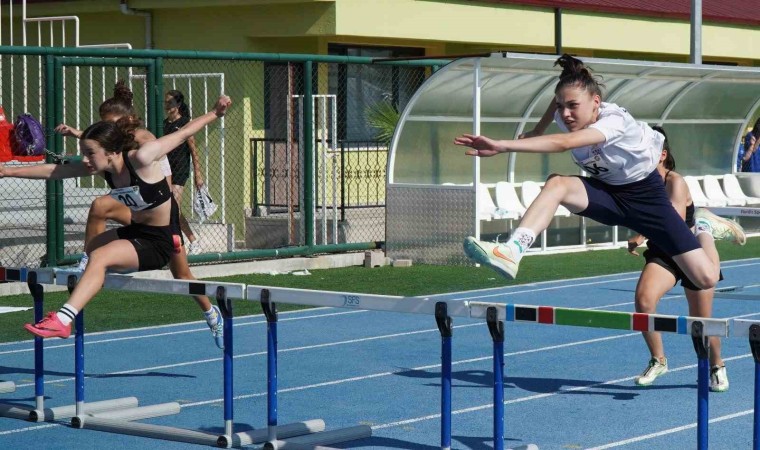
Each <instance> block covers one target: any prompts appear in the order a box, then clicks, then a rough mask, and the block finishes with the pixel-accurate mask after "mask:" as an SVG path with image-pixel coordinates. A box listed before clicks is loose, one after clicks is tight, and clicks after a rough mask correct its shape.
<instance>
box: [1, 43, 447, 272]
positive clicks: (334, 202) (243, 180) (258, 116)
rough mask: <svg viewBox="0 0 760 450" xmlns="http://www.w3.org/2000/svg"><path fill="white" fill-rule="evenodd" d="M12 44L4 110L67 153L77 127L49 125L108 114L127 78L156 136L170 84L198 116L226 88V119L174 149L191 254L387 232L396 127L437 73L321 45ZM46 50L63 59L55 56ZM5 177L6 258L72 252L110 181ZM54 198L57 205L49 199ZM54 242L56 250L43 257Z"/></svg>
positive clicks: (330, 242) (26, 262) (329, 242)
mask: <svg viewBox="0 0 760 450" xmlns="http://www.w3.org/2000/svg"><path fill="white" fill-rule="evenodd" d="M15 50H16V53H13V54H3V55H2V56H0V63H1V64H2V71H1V72H2V75H1V76H0V105H2V106H3V108H4V109H5V112H6V115H7V117H8V118H9V120H11V119H12V118H14V117H15V116H16V115H17V114H20V113H22V112H30V113H32V114H33V115H35V116H36V117H38V118H40V120H41V122H42V123H43V124H44V128H45V130H46V133H47V135H48V137H49V139H48V143H49V149H50V150H51V152H52V153H57V154H61V155H62V156H65V157H76V156H77V155H78V140H77V139H76V138H73V137H67V138H62V137H61V136H60V135H54V132H53V129H54V128H55V126H56V125H58V124H59V123H65V124H67V125H69V126H70V127H73V128H75V129H79V130H82V129H84V128H86V127H87V126H88V125H90V124H92V123H94V122H96V121H98V120H100V119H101V117H100V115H99V106H100V104H101V103H102V102H103V101H104V100H105V99H107V98H109V97H111V96H112V94H113V88H114V85H115V83H116V82H117V81H119V80H124V81H125V82H126V83H127V86H128V87H129V88H130V89H131V91H132V93H133V95H134V99H133V101H134V107H135V109H136V111H137V114H138V116H139V117H140V118H141V119H142V120H143V122H144V125H145V127H146V128H148V129H149V130H151V131H152V132H153V133H154V134H156V135H157V136H160V135H162V134H163V133H164V132H165V131H166V132H170V131H172V130H171V128H172V127H171V123H169V122H170V121H168V120H166V114H167V111H165V110H164V106H165V95H166V93H167V92H169V91H170V90H174V91H178V92H180V93H181V94H182V97H184V102H185V103H186V104H187V107H188V109H189V113H190V116H191V117H193V116H198V115H200V114H203V113H205V112H206V111H208V110H209V109H210V108H211V107H212V106H213V104H214V102H215V101H216V99H217V98H218V96H219V95H220V94H222V93H224V94H227V95H229V96H230V97H232V99H233V107H232V109H231V110H230V111H229V113H228V114H227V115H226V116H225V117H224V118H223V120H219V121H217V122H215V123H213V124H211V125H209V126H208V127H206V128H205V129H204V130H202V131H201V132H199V133H198V134H196V135H195V137H194V145H191V146H190V149H189V151H187V150H186V151H187V153H185V154H183V155H181V157H175V158H170V161H171V162H172V166H173V167H172V172H173V183H175V186H174V188H175V192H177V193H178V194H179V195H177V198H178V200H179V203H180V208H181V213H182V215H183V217H184V218H185V219H186V221H187V225H188V226H187V228H183V232H184V234H185V242H186V243H188V242H189V241H194V242H195V244H193V246H192V247H191V248H190V250H191V251H189V252H188V253H189V254H190V255H191V256H190V261H191V262H193V261H195V262H201V261H204V262H205V261H210V260H212V259H213V260H224V259H244V258H247V257H251V258H254V257H257V256H258V255H265V254H266V253H261V251H262V250H264V249H282V248H289V247H290V248H298V247H303V246H328V247H327V248H326V249H329V248H333V247H334V248H335V249H340V248H342V247H341V246H344V245H345V244H361V243H372V245H374V243H375V242H377V241H384V239H385V180H386V165H387V155H388V146H389V138H388V136H389V133H391V134H392V130H393V127H394V126H395V123H396V121H397V120H398V116H399V111H402V110H403V108H404V106H405V105H406V103H407V102H408V101H409V99H410V98H411V96H412V95H413V94H414V92H415V91H416V89H417V88H418V87H419V86H420V85H421V84H422V82H423V81H424V80H425V78H426V77H427V76H429V75H430V74H431V73H432V69H431V67H430V66H428V65H426V64H424V63H417V62H415V63H412V64H408V62H407V63H406V64H405V63H403V62H402V63H398V64H393V63H388V62H384V63H381V64H371V63H370V61H369V60H367V59H366V58H364V59H362V58H354V59H356V60H357V61H352V60H351V58H346V57H334V58H331V57H326V56H316V55H315V56H313V57H309V56H308V55H304V56H299V57H297V58H293V60H291V61H288V60H285V59H282V58H280V57H274V56H273V57H269V55H222V54H218V53H215V54H213V57H211V55H209V56H210V57H209V58H207V59H204V58H203V57H202V55H200V56H199V55H198V54H197V53H193V55H192V57H188V56H187V55H186V54H185V53H182V52H152V51H144V50H142V51H121V50H119V51H113V50H110V51H104V50H97V51H96V50H90V51H86V52H84V51H81V50H79V51H80V52H82V53H81V55H77V54H76V52H77V49H66V51H63V52H62V51H61V50H62V49H53V50H58V52H54V51H53V50H49V49H35V52H36V53H37V54H23V53H21V52H23V51H24V49H23V48H15ZM5 51H8V50H7V49H6V50H5ZM1 52H3V50H0V53H1ZM48 52H49V53H50V54H51V55H52V54H53V53H55V54H56V55H57V56H55V58H54V57H53V56H48V55H46V54H45V53H48ZM61 53H64V54H65V56H61ZM75 56H81V57H75ZM310 60H313V61H314V62H313V63H312V62H308V61H310ZM51 61H56V62H55V68H57V69H52V70H51V68H49V67H48V64H50V63H51ZM55 70H59V72H56V71H55ZM51 74H52V76H53V77H56V78H57V79H56V80H55V82H56V83H57V84H56V85H54V86H57V88H56V89H51V87H50V86H51V85H50V83H52V82H53V81H52V80H48V78H50V77H51ZM307 78H308V79H307ZM20 80H24V83H20ZM158 80H160V81H158ZM307 90H310V95H306V91H307ZM58 91H60V92H58ZM55 98H58V100H57V101H58V102H60V104H59V107H58V108H57V110H56V111H53V110H51V109H50V108H49V107H48V105H53V104H54V103H55V101H56V100H54V99H55ZM51 107H52V106H51ZM53 109H56V108H53ZM51 119H52V120H51ZM51 122H52V123H51ZM165 125H166V127H165ZM165 128H166V129H165ZM389 130H390V131H389ZM188 153H189V154H188ZM48 160H49V161H51V162H52V161H54V160H55V158H53V157H48ZM7 164H29V163H26V162H18V161H10V162H8V163H7ZM0 183H2V185H3V189H2V191H0V201H2V206H0V232H2V237H0V241H2V248H0V263H2V264H3V265H8V266H29V267H35V266H39V265H41V264H51V265H57V264H63V263H70V262H74V261H75V260H76V258H77V257H78V255H79V254H80V253H81V252H82V251H83V248H84V236H85V228H86V226H87V220H88V211H89V209H90V204H91V203H92V202H93V201H94V200H95V199H97V198H98V197H100V196H103V195H106V194H107V192H108V188H107V187H106V185H105V182H104V180H103V179H102V178H100V177H85V178H79V179H70V180H65V181H64V182H63V183H62V185H60V187H59V188H57V189H59V190H56V187H55V182H46V181H41V180H20V179H0ZM202 185H204V186H205V187H206V188H208V192H209V193H210V195H211V197H212V198H213V200H214V202H215V203H216V205H217V206H218V208H217V210H216V212H215V213H214V214H213V215H212V216H211V217H209V218H207V219H206V220H202V218H201V217H200V216H199V215H198V214H197V213H196V211H195V210H194V208H193V201H194V200H195V197H196V195H197V192H196V189H197V188H198V187H200V186H202ZM56 199H60V200H59V202H61V203H62V204H61V207H59V208H58V209H56V208H54V207H52V206H51V204H52V203H54V200H56ZM115 226H118V224H117V223H111V222H109V224H108V227H109V228H110V227H115ZM56 230H57V231H56ZM331 246H332V247H331ZM56 248H57V250H54V249H56ZM320 248H323V247H320ZM53 251H55V257H54V258H51V257H48V254H51V253H52V252H53ZM257 252H259V253H257ZM194 255H196V256H195V257H194ZM204 257H205V258H204Z"/></svg>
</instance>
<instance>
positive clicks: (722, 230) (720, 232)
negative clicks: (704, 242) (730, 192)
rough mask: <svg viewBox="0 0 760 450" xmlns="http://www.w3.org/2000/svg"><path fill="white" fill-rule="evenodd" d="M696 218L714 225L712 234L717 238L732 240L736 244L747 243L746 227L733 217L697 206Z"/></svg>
mask: <svg viewBox="0 0 760 450" xmlns="http://www.w3.org/2000/svg"><path fill="white" fill-rule="evenodd" d="M694 219H704V220H706V221H708V222H710V226H712V235H713V237H714V238H715V239H716V240H722V241H731V242H733V243H734V244H738V245H744V244H746V243H747V235H745V234H744V228H742V226H741V225H739V224H738V223H736V222H735V221H733V220H731V219H726V218H724V217H720V216H716V215H715V214H713V213H711V212H710V211H709V210H707V209H705V208H697V211H696V212H695V213H694Z"/></svg>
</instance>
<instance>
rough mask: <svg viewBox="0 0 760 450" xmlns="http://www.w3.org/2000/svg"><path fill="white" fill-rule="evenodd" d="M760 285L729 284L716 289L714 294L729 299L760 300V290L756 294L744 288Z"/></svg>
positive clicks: (716, 296)
mask: <svg viewBox="0 0 760 450" xmlns="http://www.w3.org/2000/svg"><path fill="white" fill-rule="evenodd" d="M757 286H758V285H755V284H753V285H749V286H727V287H723V288H718V289H715V293H714V294H713V296H714V297H715V298H725V299H729V300H750V301H760V292H758V293H755V294H750V293H744V289H745V288H748V287H757Z"/></svg>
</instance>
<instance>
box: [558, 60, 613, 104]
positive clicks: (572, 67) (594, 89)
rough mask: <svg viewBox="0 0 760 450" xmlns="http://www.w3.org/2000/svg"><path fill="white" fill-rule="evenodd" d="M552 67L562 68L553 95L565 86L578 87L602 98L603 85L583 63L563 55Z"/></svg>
mask: <svg viewBox="0 0 760 450" xmlns="http://www.w3.org/2000/svg"><path fill="white" fill-rule="evenodd" d="M554 65H555V66H560V67H562V73H561V74H560V75H559V82H558V83H557V86H556V87H555V88H554V92H555V93H557V92H559V90H560V89H562V88H563V87H566V86H578V87H580V88H583V89H584V90H586V91H588V92H590V93H591V94H596V95H598V96H599V97H600V98H601V97H602V86H604V85H603V84H601V83H600V82H599V81H598V80H597V77H595V76H594V75H593V74H592V73H591V70H590V69H589V68H588V67H586V65H585V64H583V61H581V60H580V59H578V58H573V57H572V56H570V55H568V54H567V53H565V54H564V55H562V56H560V57H559V58H558V59H557V61H555V62H554Z"/></svg>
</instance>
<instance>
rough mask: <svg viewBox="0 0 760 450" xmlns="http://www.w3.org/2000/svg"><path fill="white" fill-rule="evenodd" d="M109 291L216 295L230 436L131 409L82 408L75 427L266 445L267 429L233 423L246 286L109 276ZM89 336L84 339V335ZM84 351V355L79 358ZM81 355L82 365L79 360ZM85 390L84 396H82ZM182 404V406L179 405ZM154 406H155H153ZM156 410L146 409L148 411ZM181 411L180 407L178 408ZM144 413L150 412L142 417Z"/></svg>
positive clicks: (312, 424) (304, 428) (60, 280)
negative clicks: (236, 333)
mask: <svg viewBox="0 0 760 450" xmlns="http://www.w3.org/2000/svg"><path fill="white" fill-rule="evenodd" d="M81 275H82V272H79V271H66V270H58V271H56V280H55V283H56V284H58V285H66V286H68V287H69V289H70V290H73V286H75V285H76V283H77V282H78V281H79V278H80V277H81ZM103 288H105V289H117V290H122V291H132V292H151V293H159V294H180V295H207V296H210V297H214V298H216V301H217V303H218V304H219V307H220V309H221V311H222V315H223V316H224V434H223V435H221V436H220V435H216V434H211V433H206V432H203V431H198V430H189V429H184V428H176V427H168V426H159V425H153V424H146V423H137V422H132V420H135V417H133V415H131V414H130V413H129V412H125V413H108V414H84V413H81V411H80V410H77V414H76V416H75V417H74V418H72V426H73V427H75V428H86V429H91V430H99V431H105V432H109V433H117V434H128V435H133V436H141V437H148V438H153V439H163V440H169V441H177V442H187V443H191V444H200V445H209V446H217V447H222V448H233V447H236V448H237V447H240V446H243V445H250V444H257V443H262V442H264V441H265V440H266V436H267V432H266V430H261V431H258V430H257V431H249V432H238V433H235V432H234V424H233V407H232V401H233V383H232V380H233V377H232V375H233V373H232V362H233V345H232V343H233V339H232V330H233V328H232V319H233V314H232V302H231V301H230V299H240V300H243V299H245V293H246V292H245V285H243V284H240V283H221V282H214V281H199V280H167V279H151V278H139V277H133V276H128V275H116V274H107V275H106V277H105V280H104V282H103ZM83 324H84V319H83V314H82V311H80V313H79V315H78V316H77V338H79V336H80V334H81V335H82V336H83V335H84V332H83V331H81V332H80V328H81V329H82V330H83V329H84V326H83ZM82 340H83V337H82ZM80 354H81V357H80V356H79V355H80ZM80 359H81V363H80V362H79V361H80ZM83 365H84V348H83V346H82V349H81V350H78V351H77V367H76V372H77V385H78V387H79V386H81V390H82V392H81V393H80V392H78V399H77V405H79V404H80V403H82V404H83V403H84V392H83V391H84V368H83ZM80 394H81V395H80ZM178 406H179V405H178ZM148 408H150V407H148ZM148 411H150V412H153V410H146V414H147V412H148ZM176 412H179V407H178V408H177V411H176ZM142 417H144V415H143V416H142ZM323 429H324V422H323V421H321V420H311V421H305V422H299V423H293V424H289V425H284V426H282V427H280V429H279V430H278V431H279V432H280V433H283V435H285V436H289V437H290V436H299V435H302V434H306V433H312V432H315V431H321V430H323Z"/></svg>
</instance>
